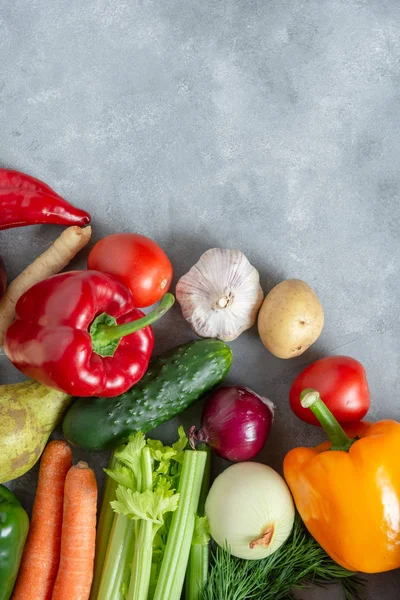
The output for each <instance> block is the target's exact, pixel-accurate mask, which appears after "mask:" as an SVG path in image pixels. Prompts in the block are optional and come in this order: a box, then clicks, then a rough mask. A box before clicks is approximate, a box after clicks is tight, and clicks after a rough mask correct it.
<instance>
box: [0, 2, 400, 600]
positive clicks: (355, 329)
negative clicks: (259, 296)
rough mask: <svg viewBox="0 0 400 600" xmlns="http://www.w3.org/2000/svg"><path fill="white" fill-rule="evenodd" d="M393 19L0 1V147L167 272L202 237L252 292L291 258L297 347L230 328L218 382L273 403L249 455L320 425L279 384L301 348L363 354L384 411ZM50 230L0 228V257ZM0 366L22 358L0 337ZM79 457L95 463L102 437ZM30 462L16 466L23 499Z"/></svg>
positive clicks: (398, 52)
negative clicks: (143, 248) (148, 249)
mask: <svg viewBox="0 0 400 600" xmlns="http://www.w3.org/2000/svg"><path fill="white" fill-rule="evenodd" d="M399 36H400V3H399V2H398V1H397V0H342V1H340V0H305V1H301V2H300V1H292V2H282V0H268V2H266V1H265V0H258V1H250V0H248V1H247V2H241V1H240V0H197V1H196V0H186V1H182V0H181V1H178V0H162V1H160V2H157V1H155V0H153V1H150V0H140V1H134V0H113V1H111V0H107V1H106V0H97V1H96V0H68V1H66V0H29V1H25V2H23V1H21V0H13V2H10V1H8V2H6V1H4V2H2V3H0V65H1V66H0V165H1V166H3V167H12V168H15V169H20V170H23V171H27V172H29V173H31V174H33V175H35V176H37V177H39V178H42V179H44V180H45V181H46V182H48V183H49V184H50V185H52V186H53V187H54V188H55V189H56V190H57V191H58V192H59V193H61V194H63V195H64V196H65V197H66V198H67V199H69V200H70V201H72V202H74V203H76V204H80V205H82V206H84V207H85V208H86V209H88V210H89V211H91V212H92V214H93V216H94V219H93V225H94V232H95V239H98V238H100V237H102V236H104V235H106V234H108V233H111V232H114V231H138V232H141V233H144V234H147V235H149V236H151V237H152V238H154V239H155V240H157V241H158V242H159V243H160V244H161V245H162V246H163V247H164V248H165V250H166V251H167V252H168V254H169V256H170V257H171V259H172V261H173V264H174V267H175V274H176V277H179V276H180V275H182V274H183V273H184V272H186V270H187V269H188V268H189V267H190V266H191V265H192V264H193V263H194V262H195V261H196V260H197V259H198V257H199V256H200V254H201V253H202V252H203V251H204V250H206V249H207V248H209V247H212V246H221V247H235V248H236V247H237V248H240V249H242V250H243V251H244V252H245V253H246V254H247V256H248V258H249V259H250V260H251V261H252V262H253V264H254V265H255V266H256V267H257V268H258V269H259V271H260V273H261V277H262V284H263V288H264V290H265V292H267V291H268V290H269V289H270V288H271V287H272V286H273V285H274V284H275V283H277V282H278V281H280V280H282V279H285V278H288V277H298V278H302V279H305V280H306V281H308V282H309V283H310V284H311V285H312V286H313V287H314V288H315V289H316V291H317V292H318V294H319V296H320V298H321V300H322V303H323V305H324V307H325V311H326V325H325V328H324V331H323V334H322V336H321V338H320V339H319V340H318V342H317V343H316V344H315V346H314V347H313V348H312V350H310V351H309V352H307V353H306V354H305V355H303V356H302V357H300V358H298V359H295V360H292V361H290V362H286V361H282V360H278V359H275V358H273V357H272V356H271V355H270V354H269V353H268V352H267V351H266V350H265V349H264V348H263V346H262V344H261V342H260V341H259V339H258V337H257V333H256V331H255V330H252V331H250V332H248V333H245V334H243V335H242V336H241V337H240V338H239V339H238V340H237V341H235V342H234V343H233V344H232V349H233V352H234V356H235V361H234V367H233V368H232V371H231V374H230V377H229V381H231V382H238V383H241V384H244V385H247V386H250V387H252V388H254V389H255V390H256V391H257V392H259V393H262V394H265V395H268V396H269V397H270V398H271V399H273V400H274V402H275V403H276V405H277V410H276V421H275V426H274V431H273V434H272V436H271V438H270V440H269V442H268V444H267V447H266V449H265V452H264V453H263V455H262V457H261V459H262V460H265V461H268V463H270V464H271V465H272V466H274V467H275V468H278V469H280V467H281V463H282V458H283V456H284V454H285V452H286V451H287V450H289V449H290V448H291V447H293V446H294V445H297V444H312V443H314V442H317V441H318V440H319V439H320V437H321V436H320V434H319V432H318V431H317V430H316V429H313V428H310V427H307V426H305V425H304V424H302V423H301V422H299V421H298V420H296V418H295V417H294V416H293V415H292V414H291V412H290V411H289V409H288V402H287V395H288V390H289V387H290V383H291V381H292V379H293V377H294V376H295V375H296V374H297V373H298V372H299V371H300V370H301V368H302V367H303V366H304V365H306V364H307V363H309V362H311V361H312V360H314V359H316V358H317V357H320V356H323V355H326V354H340V353H345V354H348V355H351V356H354V357H355V358H357V359H359V360H361V361H362V362H363V363H364V365H365V367H366V369H367V372H368V378H369V383H370V387H371V392H372V398H373V406H372V408H371V413H370V415H369V416H370V417H371V418H372V419H376V418H379V417H394V418H396V417H397V418H399V417H400V405H399V395H398V389H399V384H400V374H399V366H400V344H399V337H398V334H399V321H398V307H399V301H400V291H399V290H400V287H399V282H398V273H399V271H398V264H399V258H400V252H399V245H398V244H399V217H400V208H399V184H400V158H399V157H400V140H399V132H400V120H399V108H400V93H399V82H400V62H399V59H400V37H399ZM58 232H59V229H57V228H56V227H31V228H26V229H15V230H10V231H7V232H1V233H0V248H1V254H2V255H3V256H4V259H5V261H6V264H7V268H8V271H9V275H10V276H11V277H12V276H13V275H16V274H17V273H18V272H19V271H20V270H21V269H22V268H23V267H24V266H25V265H26V264H27V263H28V262H29V261H30V260H31V259H32V258H33V257H34V256H36V255H37V254H39V253H40V252H41V251H42V250H43V249H44V248H45V247H46V246H47V245H48V244H49V243H50V241H51V240H52V239H54V237H55V236H56V235H57V233H58ZM84 264H85V262H84V259H83V258H82V260H81V261H80V262H77V263H75V266H77V265H78V266H84ZM155 330H156V337H157V351H158V352H159V351H162V350H163V349H166V348H167V347H169V346H172V345H175V344H177V343H179V342H182V341H184V340H187V339H190V338H191V337H192V334H191V332H190V330H189V329H188V327H186V325H185V323H184V321H183V319H182V317H181V315H180V310H179V307H178V306H176V307H175V308H174V309H173V311H172V312H171V313H170V314H169V315H168V316H167V317H166V318H165V319H164V320H163V321H162V323H159V324H157V326H156V327H155ZM0 369H1V380H2V382H13V381H15V380H16V379H17V378H18V377H19V374H18V373H16V372H15V371H14V370H13V368H12V367H11V366H10V365H9V364H8V363H7V360H6V359H5V357H4V356H1V360H0ZM198 415H199V408H196V409H195V410H192V411H189V412H188V413H187V414H186V415H185V417H184V418H183V422H184V423H185V424H186V425H190V424H192V423H194V422H196V421H197V420H198ZM177 423H178V421H176V422H174V423H173V424H172V425H169V426H165V427H163V428H162V429H160V436H162V437H163V438H165V439H168V438H169V437H170V436H171V435H172V434H173V431H175V428H176V425H177ZM157 433H158V432H157ZM76 456H77V457H78V456H82V453H80V452H79V451H77V452H76ZM86 458H88V459H89V461H90V462H91V464H93V463H97V472H98V474H99V477H100V473H101V466H103V465H104V464H105V463H106V460H107V456H106V455H96V456H95V455H92V456H89V457H86ZM220 466H221V465H218V464H216V469H217V468H219V467H220ZM36 477H37V470H36V469H33V471H32V472H31V473H30V474H29V475H26V476H25V477H23V478H21V479H19V480H18V481H16V482H15V483H14V488H15V489H16V490H17V492H18V493H20V494H21V496H22V497H23V499H24V502H25V504H26V506H27V507H28V506H29V505H30V503H31V501H32V499H33V496H34V483H35V482H36ZM399 580H400V571H397V572H392V573H391V574H387V575H379V576H374V577H371V578H370V579H369V584H368V598H369V599H376V600H378V599H379V600H381V599H382V598H384V599H386V600H395V599H397V598H399V594H400V581H399ZM322 595H323V597H324V598H327V599H328V598H332V599H336V598H337V599H338V598H340V593H338V592H337V591H335V590H332V591H331V592H329V593H328V592H322V591H320V590H318V591H316V592H315V594H314V595H313V596H310V597H314V598H321V597H322Z"/></svg>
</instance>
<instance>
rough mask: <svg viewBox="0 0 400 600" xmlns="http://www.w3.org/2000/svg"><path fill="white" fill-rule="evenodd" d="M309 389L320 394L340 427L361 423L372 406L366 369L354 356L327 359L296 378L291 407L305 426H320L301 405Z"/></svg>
mask: <svg viewBox="0 0 400 600" xmlns="http://www.w3.org/2000/svg"><path fill="white" fill-rule="evenodd" d="M306 388H313V389H315V390H317V391H318V392H319V393H320V396H321V398H322V400H323V401H324V402H325V404H326V405H327V407H328V408H329V410H330V411H331V412H332V414H333V415H334V417H336V419H337V420H338V421H339V423H341V424H344V423H351V422H353V421H360V420H361V419H363V418H364V417H365V415H366V414H367V412H368V409H369V406H370V396H369V389H368V382H367V376H366V373H365V369H364V367H363V366H362V364H361V363H360V362H358V360H355V359H354V358H351V357H350V356H327V357H325V358H320V359H319V360H316V361H315V362H314V363H312V364H311V365H309V366H308V367H306V368H305V369H304V371H302V372H301V373H300V375H298V376H297V377H296V379H295V380H294V382H293V384H292V387H291V389H290V395H289V398H290V406H291V408H292V410H293V412H294V413H295V415H297V416H298V417H299V419H301V420H302V421H304V422H305V423H310V424H311V425H319V422H318V421H317V419H316V417H315V416H314V415H313V413H312V412H311V410H310V409H309V408H303V407H302V406H301V404H300V394H301V392H302V391H303V390H304V389H306Z"/></svg>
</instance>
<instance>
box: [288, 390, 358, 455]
mask: <svg viewBox="0 0 400 600" xmlns="http://www.w3.org/2000/svg"><path fill="white" fill-rule="evenodd" d="M300 403H301V405H302V407H303V408H309V409H310V410H311V411H312V412H313V413H314V415H315V416H316V417H317V419H318V421H319V422H320V423H321V426H322V428H323V429H324V431H325V433H326V435H327V436H328V438H329V439H330V440H331V442H332V446H331V448H330V449H331V450H343V451H344V452H348V451H349V450H350V448H351V446H352V445H353V444H354V442H355V441H356V438H353V439H352V438H349V436H348V435H346V433H345V432H344V430H343V428H342V427H341V425H340V424H339V423H338V421H337V420H336V419H335V417H334V416H333V414H332V413H331V411H330V410H329V408H328V407H327V406H326V404H325V402H323V400H322V399H321V396H320V395H319V392H317V390H313V389H312V388H307V389H305V390H303V391H302V392H301V394H300Z"/></svg>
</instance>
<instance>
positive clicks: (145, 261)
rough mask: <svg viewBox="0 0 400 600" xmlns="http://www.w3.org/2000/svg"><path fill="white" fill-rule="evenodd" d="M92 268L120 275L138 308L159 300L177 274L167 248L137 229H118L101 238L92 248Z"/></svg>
mask: <svg viewBox="0 0 400 600" xmlns="http://www.w3.org/2000/svg"><path fill="white" fill-rule="evenodd" d="M88 268H89V269H95V270H96V271H102V272H103V273H110V274H111V275H115V277H118V279H119V280H120V281H122V282H123V283H124V284H125V285H126V286H127V287H128V288H129V289H130V290H131V292H132V295H133V299H134V302H135V305H136V306H137V307H138V308H142V307H145V306H151V304H154V303H155V302H158V300H160V299H161V298H162V297H163V296H164V294H165V293H166V292H167V291H168V289H169V287H170V285H171V281H172V275H173V271H172V265H171V262H170V260H169V258H168V256H167V255H166V254H165V252H164V250H162V248H160V246H158V245H157V244H156V243H155V242H153V240H151V239H150V238H148V237H146V236H144V235H139V234H137V233H115V234H113V235H109V236H107V237H105V238H103V239H102V240H100V241H99V242H97V244H95V245H94V247H93V248H92V250H91V251H90V254H89V258H88Z"/></svg>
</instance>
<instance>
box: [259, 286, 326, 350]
mask: <svg viewBox="0 0 400 600" xmlns="http://www.w3.org/2000/svg"><path fill="white" fill-rule="evenodd" d="M323 326H324V311H323V308H322V306H321V303H320V301H319V300H318V298H317V295H316V293H315V292H314V290H313V289H312V288H311V287H310V286H309V285H308V284H307V283H306V282H305V281H301V280H300V279H287V280H286V281H282V282H281V283H278V285H276V286H275V287H274V288H273V289H272V290H271V291H270V292H269V294H268V295H267V296H266V297H265V299H264V302H263V304H262V306H261V309H260V312H259V314H258V333H259V335H260V338H261V340H262V342H263V344H264V346H265V347H266V348H267V349H268V350H269V351H270V352H271V353H272V354H274V355H275V356H277V357H278V358H293V357H295V356H299V355H300V354H303V352H304V351H305V350H307V348H309V347H310V346H311V344H313V343H314V342H315V340H317V339H318V337H319V335H320V333H321V331H322V328H323Z"/></svg>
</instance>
